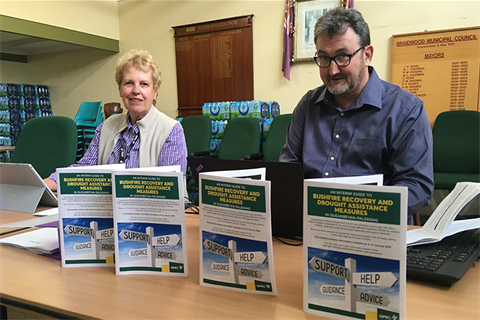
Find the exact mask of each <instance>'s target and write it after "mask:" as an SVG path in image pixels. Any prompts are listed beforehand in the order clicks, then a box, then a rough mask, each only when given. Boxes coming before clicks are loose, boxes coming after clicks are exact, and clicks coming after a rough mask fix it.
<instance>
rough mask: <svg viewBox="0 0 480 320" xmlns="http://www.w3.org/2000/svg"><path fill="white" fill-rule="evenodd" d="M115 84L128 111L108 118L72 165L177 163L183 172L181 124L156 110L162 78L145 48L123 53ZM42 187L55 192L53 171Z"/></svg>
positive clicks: (184, 144)
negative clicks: (81, 155) (80, 156)
mask: <svg viewBox="0 0 480 320" xmlns="http://www.w3.org/2000/svg"><path fill="white" fill-rule="evenodd" d="M115 81H116V82H117V84H118V90H119V92H120V97H121V98H122V101H123V105H124V106H125V108H126V109H127V113H125V114H117V115H112V116H111V117H110V118H108V119H107V120H105V121H104V122H103V123H102V124H100V125H99V126H98V127H97V129H96V130H95V136H94V138H93V139H92V142H91V143H90V147H89V148H88V150H87V152H86V153H85V155H84V156H83V158H82V159H80V161H79V162H78V163H77V164H74V165H72V167H78V166H94V165H101V164H113V163H125V166H126V167H127V168H138V167H153V166H157V165H158V166H169V165H180V167H181V170H182V172H183V173H184V174H185V172H186V167H187V146H186V143H185V136H184V134H183V129H182V126H181V125H180V123H179V122H178V121H176V120H174V119H172V118H170V117H168V116H167V115H165V114H164V113H162V112H160V111H158V110H157V109H156V108H155V107H154V105H155V103H156V99H157V96H158V88H159V87H160V84H161V82H162V79H161V75H160V71H159V70H158V67H157V65H156V63H155V62H154V61H153V58H152V56H151V55H150V54H149V53H148V52H147V51H143V50H131V51H130V52H128V53H126V54H124V55H123V56H122V57H121V58H120V59H119V60H118V63H117V67H116V69H115ZM45 183H46V184H47V185H48V186H49V188H50V189H52V190H54V191H55V190H56V189H57V183H56V173H52V174H51V175H50V176H49V177H48V178H46V179H45Z"/></svg>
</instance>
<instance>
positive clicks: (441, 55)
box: [390, 27, 480, 126]
mask: <svg viewBox="0 0 480 320" xmlns="http://www.w3.org/2000/svg"><path fill="white" fill-rule="evenodd" d="M390 75H391V79H390V82H392V83H394V84H396V85H398V86H401V87H402V88H404V89H405V90H407V91H409V92H411V93H413V94H415V95H416V96H417V97H419V98H421V99H422V100H423V101H424V104H425V109H426V111H427V115H428V118H429V120H430V124H431V125H432V126H433V123H434V122H435V119H436V117H437V115H438V114H439V113H441V112H444V111H449V110H475V111H480V110H479V88H480V27H472V28H461V29H449V30H441V31H429V32H419V33H410V34H403V35H394V36H393V37H392V59H391V72H390Z"/></svg>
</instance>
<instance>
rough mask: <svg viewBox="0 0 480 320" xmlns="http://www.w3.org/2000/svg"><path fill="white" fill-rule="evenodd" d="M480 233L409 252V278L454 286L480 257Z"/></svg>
mask: <svg viewBox="0 0 480 320" xmlns="http://www.w3.org/2000/svg"><path fill="white" fill-rule="evenodd" d="M479 239H480V229H473V230H468V231H463V232H460V233H457V234H454V235H452V236H449V237H446V238H444V239H442V241H440V242H436V243H432V244H423V245H418V246H411V247H408V248H407V278H408V279H417V280H422V281H426V282H430V283H435V284H441V285H446V286H451V285H452V284H454V283H455V282H457V281H458V280H460V279H461V278H462V277H463V275H464V274H465V273H466V272H467V270H468V269H469V268H470V267H471V266H472V263H473V262H474V261H475V259H477V258H478V256H479V255H480V252H479V242H480V241H479Z"/></svg>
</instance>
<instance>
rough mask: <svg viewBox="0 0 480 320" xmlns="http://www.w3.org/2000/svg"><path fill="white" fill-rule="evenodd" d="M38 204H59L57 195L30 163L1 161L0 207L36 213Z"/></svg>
mask: <svg viewBox="0 0 480 320" xmlns="http://www.w3.org/2000/svg"><path fill="white" fill-rule="evenodd" d="M38 204H42V205H46V206H55V207H56V206H57V204H58V203H57V197H56V196H55V194H54V193H53V192H52V191H51V190H50V188H48V187H47V185H46V184H45V182H43V179H42V178H41V177H40V176H39V175H38V173H37V171H35V169H34V168H33V167H32V165H31V164H29V163H0V209H2V210H11V211H20V212H27V213H34V212H35V210H36V209H37V206H38Z"/></svg>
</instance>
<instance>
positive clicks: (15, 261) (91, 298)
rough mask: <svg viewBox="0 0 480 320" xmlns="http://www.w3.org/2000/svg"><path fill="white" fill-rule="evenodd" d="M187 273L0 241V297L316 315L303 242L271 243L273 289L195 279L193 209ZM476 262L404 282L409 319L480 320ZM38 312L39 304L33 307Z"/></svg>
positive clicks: (153, 310) (100, 310) (119, 315)
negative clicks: (445, 281)
mask: <svg viewBox="0 0 480 320" xmlns="http://www.w3.org/2000/svg"><path fill="white" fill-rule="evenodd" d="M186 221H187V237H188V239H187V244H188V263H189V269H190V276H189V277H187V278H185V277H170V276H160V275H158V276H155V275H122V276H116V275H115V271H114V268H111V267H109V268H62V267H61V263H60V261H59V260H55V259H52V258H47V257H43V256H38V255H34V254H31V253H26V252H22V251H19V250H15V249H11V248H6V247H0V257H1V262H0V268H1V269H0V271H1V277H0V298H1V299H2V301H1V302H2V304H6V305H8V304H9V302H10V303H11V302H14V303H21V304H24V305H23V307H24V308H33V309H34V310H35V308H41V309H43V310H49V311H53V312H58V313H60V314H63V315H67V316H72V317H79V318H84V319H85V318H86V319H91V318H97V319H232V318H235V319H321V318H322V317H319V316H316V315H312V314H309V313H305V312H303V307H302V306H303V302H302V301H303V296H302V295H303V289H302V282H303V278H302V254H303V252H302V247H301V246H299V247H293V246H287V245H285V244H282V243H280V242H278V241H276V240H274V243H273V253H274V263H275V273H276V280H277V289H278V296H263V295H256V294H250V293H243V292H235V291H230V290H223V289H215V288H207V287H202V286H200V285H199V242H198V241H199V230H198V216H197V215H193V214H187V218H186ZM479 283H480V266H479V263H478V262H476V263H475V265H474V266H473V267H472V268H471V269H470V270H469V271H468V272H467V274H466V275H465V276H464V278H463V279H462V280H460V281H459V282H458V283H456V284H454V285H453V286H452V287H450V288H447V287H442V286H437V285H431V284H425V283H421V282H416V281H407V313H406V318H407V319H435V320H438V319H477V320H478V319H479V318H480V306H479V301H480V292H479ZM36 311H38V310H36Z"/></svg>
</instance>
